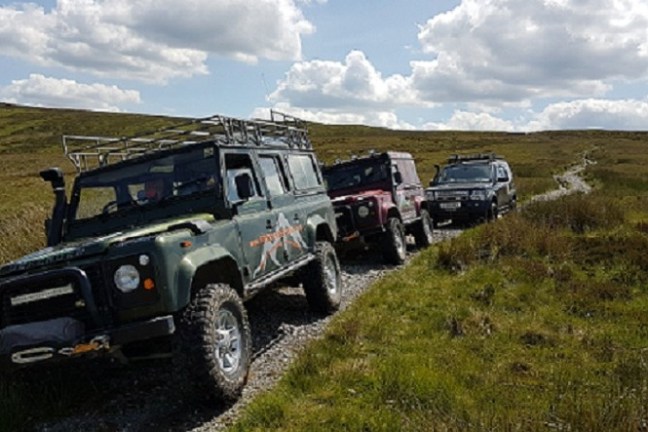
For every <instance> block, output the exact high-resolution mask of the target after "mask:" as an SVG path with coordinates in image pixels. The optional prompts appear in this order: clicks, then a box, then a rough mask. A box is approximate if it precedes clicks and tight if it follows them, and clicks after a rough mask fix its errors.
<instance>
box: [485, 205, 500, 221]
mask: <svg viewBox="0 0 648 432" xmlns="http://www.w3.org/2000/svg"><path fill="white" fill-rule="evenodd" d="M497 213H498V210H497V201H493V202H492V203H491V205H490V208H489V209H488V214H487V215H486V220H487V221H495V220H497Z"/></svg>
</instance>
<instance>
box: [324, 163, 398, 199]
mask: <svg viewBox="0 0 648 432" xmlns="http://www.w3.org/2000/svg"><path fill="white" fill-rule="evenodd" d="M389 175H391V171H390V164H389V162H388V161H387V162H386V161H384V160H380V159H375V160H368V161H362V162H359V163H355V164H349V165H346V164H345V165H337V166H332V167H328V168H326V169H325V170H324V179H325V180H326V187H327V188H328V190H329V191H336V190H339V189H348V188H355V187H358V186H365V185H368V184H371V183H376V182H380V181H384V180H387V179H388V178H389Z"/></svg>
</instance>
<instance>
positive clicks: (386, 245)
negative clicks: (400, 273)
mask: <svg viewBox="0 0 648 432" xmlns="http://www.w3.org/2000/svg"><path fill="white" fill-rule="evenodd" d="M382 246H383V257H384V258H385V261H387V262H388V263H390V264H395V265H399V264H402V263H404V262H405V257H406V252H407V246H406V243H405V228H404V227H403V224H402V222H401V221H400V219H398V218H395V217H392V218H389V220H388V221H387V230H386V231H385V233H384V237H383V245H382Z"/></svg>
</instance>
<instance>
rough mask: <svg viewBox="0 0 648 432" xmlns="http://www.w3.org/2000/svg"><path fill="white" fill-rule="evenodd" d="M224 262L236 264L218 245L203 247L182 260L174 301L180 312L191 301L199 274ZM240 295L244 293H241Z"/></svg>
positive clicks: (177, 273)
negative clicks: (207, 267)
mask: <svg viewBox="0 0 648 432" xmlns="http://www.w3.org/2000/svg"><path fill="white" fill-rule="evenodd" d="M223 260H226V261H229V262H232V263H236V260H235V259H234V257H233V256H232V255H231V254H230V253H229V252H228V251H227V250H226V249H225V248H223V247H221V246H218V245H210V246H205V247H202V248H200V249H197V250H195V251H192V252H190V253H188V254H187V255H185V256H184V257H183V258H182V260H180V262H179V263H178V269H177V272H176V276H175V286H176V287H177V289H176V293H175V299H174V304H175V305H176V307H177V309H178V310H180V309H182V308H183V307H185V306H186V305H187V304H189V302H190V301H191V295H192V292H191V291H192V287H193V282H194V277H195V276H196V274H197V272H198V271H199V270H200V269H201V268H203V267H204V266H206V265H209V264H212V263H216V262H218V261H223ZM239 278H240V274H239ZM215 279H216V278H215ZM232 288H234V289H237V288H239V287H236V286H233V287H232ZM239 294H242V293H240V292H239Z"/></svg>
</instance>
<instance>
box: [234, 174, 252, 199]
mask: <svg viewBox="0 0 648 432" xmlns="http://www.w3.org/2000/svg"><path fill="white" fill-rule="evenodd" d="M234 182H235V183H236V194H237V195H238V196H239V198H240V199H241V200H243V201H247V200H248V199H250V198H251V197H253V196H254V184H253V183H252V177H250V175H249V174H248V173H243V174H239V175H237V176H236V178H235V179H234Z"/></svg>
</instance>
